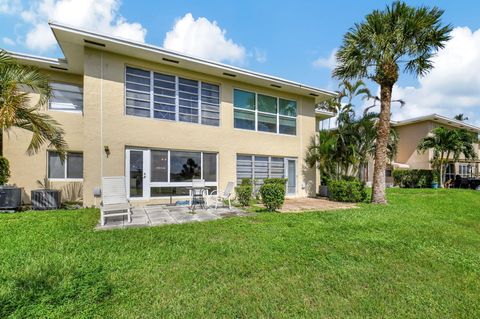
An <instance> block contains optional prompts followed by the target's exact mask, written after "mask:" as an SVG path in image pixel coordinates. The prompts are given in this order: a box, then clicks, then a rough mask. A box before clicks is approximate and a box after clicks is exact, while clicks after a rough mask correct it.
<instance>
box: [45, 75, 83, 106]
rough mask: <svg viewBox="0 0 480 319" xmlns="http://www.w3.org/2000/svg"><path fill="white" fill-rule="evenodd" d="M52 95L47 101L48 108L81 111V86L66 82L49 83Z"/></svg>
mask: <svg viewBox="0 0 480 319" xmlns="http://www.w3.org/2000/svg"><path fill="white" fill-rule="evenodd" d="M50 87H51V88H52V97H51V98H50V101H49V103H48V108H49V109H50V110H56V111H65V112H82V110H83V88H82V87H81V86H79V85H73V84H66V83H55V82H53V83H50Z"/></svg>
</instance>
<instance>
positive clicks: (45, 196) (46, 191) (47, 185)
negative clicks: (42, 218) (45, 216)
mask: <svg viewBox="0 0 480 319" xmlns="http://www.w3.org/2000/svg"><path fill="white" fill-rule="evenodd" d="M37 184H38V185H39V186H40V187H41V188H40V189H35V190H32V197H31V198H32V208H33V209H35V210H48V209H58V208H60V204H61V193H60V191H59V190H58V189H54V188H53V185H52V183H51V182H50V181H49V180H48V178H46V177H45V178H44V180H43V182H42V181H37Z"/></svg>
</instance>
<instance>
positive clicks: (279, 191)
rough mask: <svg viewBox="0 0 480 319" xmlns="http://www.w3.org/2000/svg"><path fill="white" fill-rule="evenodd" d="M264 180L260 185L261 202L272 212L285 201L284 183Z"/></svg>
mask: <svg viewBox="0 0 480 319" xmlns="http://www.w3.org/2000/svg"><path fill="white" fill-rule="evenodd" d="M266 181H267V180H265V182H264V183H263V185H262V186H260V195H261V196H262V203H263V205H265V208H266V209H267V210H268V211H269V212H274V211H276V210H277V209H279V208H280V207H282V205H283V202H284V201H285V183H284V182H283V183H279V182H278V181H277V182H266Z"/></svg>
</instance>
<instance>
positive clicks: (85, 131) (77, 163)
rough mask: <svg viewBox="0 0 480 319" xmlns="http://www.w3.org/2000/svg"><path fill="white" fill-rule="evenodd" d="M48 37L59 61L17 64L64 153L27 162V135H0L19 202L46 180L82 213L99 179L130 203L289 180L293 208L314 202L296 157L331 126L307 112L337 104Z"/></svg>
mask: <svg viewBox="0 0 480 319" xmlns="http://www.w3.org/2000/svg"><path fill="white" fill-rule="evenodd" d="M50 26H51V29H52V31H53V33H54V35H55V37H56V39H57V41H58V44H59V46H60V48H61V50H62V51H63V53H64V56H65V58H63V59H50V58H43V57H37V56H30V55H23V54H14V57H15V58H16V59H17V61H19V63H22V64H26V65H34V66H37V67H39V68H41V69H42V70H44V72H47V73H48V74H49V75H50V77H51V80H52V83H51V86H52V88H53V98H52V99H51V101H50V102H49V104H48V110H46V112H47V113H48V114H50V115H51V116H52V117H53V118H54V119H55V120H57V121H58V122H59V123H60V124H61V125H62V128H63V129H64V130H65V133H66V134H65V138H66V141H67V143H68V145H69V149H70V151H69V153H68V156H67V159H66V161H63V162H62V161H61V160H60V158H59V156H58V154H57V153H55V151H54V150H51V149H49V148H48V147H45V148H44V149H42V150H41V151H39V152H38V153H37V154H36V155H33V156H27V155H26V154H25V150H26V149H27V145H28V141H29V138H30V135H29V134H28V133H26V132H24V131H21V130H13V131H12V132H10V134H4V141H3V145H4V156H5V157H7V158H8V159H9V160H10V165H11V179H10V183H13V184H16V185H17V186H20V187H23V188H24V190H25V194H26V195H28V194H29V191H30V190H31V189H35V188H37V187H38V186H37V180H42V179H44V178H45V177H46V178H48V180H49V181H50V182H52V183H53V184H54V185H55V187H58V188H61V187H62V186H64V185H66V184H68V183H73V182H77V183H82V184H83V202H84V205H87V206H90V205H93V204H95V198H94V196H93V189H94V188H95V187H97V186H100V184H101V177H102V176H126V177H127V189H128V194H129V197H130V199H131V200H132V201H133V202H134V203H144V202H146V201H148V202H152V201H157V202H162V201H168V200H170V199H171V197H174V198H175V197H181V196H185V195H187V194H188V192H187V190H186V187H187V186H189V185H191V180H192V179H194V178H202V179H204V180H205V181H206V185H207V186H209V187H211V188H212V189H215V188H220V189H223V188H224V187H225V186H226V184H227V183H228V182H229V181H234V182H238V181H240V180H241V179H242V178H247V177H249V178H255V179H256V180H258V181H261V180H262V179H264V178H267V177H285V178H287V179H288V184H287V186H288V187H287V193H288V195H289V196H296V197H302V196H309V195H315V192H316V190H317V188H318V187H317V186H318V176H317V174H316V172H315V170H314V169H308V168H307V167H306V166H305V165H304V156H305V151H306V147H307V145H308V143H309V141H310V139H311V137H312V135H314V134H315V125H316V121H317V120H318V119H324V118H327V117H330V116H332V114H330V113H328V112H327V113H326V112H316V111H315V104H316V103H318V102H321V101H322V100H325V99H328V98H331V97H332V96H334V95H335V93H332V92H329V91H326V90H322V89H318V88H314V87H311V86H307V85H303V84H300V83H296V82H292V81H288V80H284V79H280V78H277V77H273V76H269V75H264V74H259V73H255V72H252V71H248V70H244V69H241V68H237V67H233V66H229V65H225V64H222V63H217V62H212V61H206V60H203V59H199V58H195V57H192V56H188V55H185V54H182V53H178V52H172V51H168V50H165V49H163V48H159V47H155V46H151V45H147V44H143V43H137V42H132V41H128V40H123V39H119V38H114V37H111V36H106V35H102V34H98V33H93V32H88V31H84V30H79V29H74V28H71V27H68V26H64V25H59V24H51V25H50ZM34 100H35V96H33V97H32V103H33V102H34ZM26 200H27V201H28V197H27V198H26Z"/></svg>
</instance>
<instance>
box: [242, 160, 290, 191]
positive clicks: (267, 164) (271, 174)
mask: <svg viewBox="0 0 480 319" xmlns="http://www.w3.org/2000/svg"><path fill="white" fill-rule="evenodd" d="M284 177H285V159H284V158H283V157H273V156H256V155H237V184H240V183H241V181H242V179H244V178H250V179H254V180H255V185H261V184H263V180H264V179H265V178H284Z"/></svg>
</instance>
